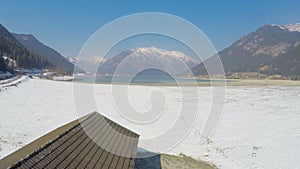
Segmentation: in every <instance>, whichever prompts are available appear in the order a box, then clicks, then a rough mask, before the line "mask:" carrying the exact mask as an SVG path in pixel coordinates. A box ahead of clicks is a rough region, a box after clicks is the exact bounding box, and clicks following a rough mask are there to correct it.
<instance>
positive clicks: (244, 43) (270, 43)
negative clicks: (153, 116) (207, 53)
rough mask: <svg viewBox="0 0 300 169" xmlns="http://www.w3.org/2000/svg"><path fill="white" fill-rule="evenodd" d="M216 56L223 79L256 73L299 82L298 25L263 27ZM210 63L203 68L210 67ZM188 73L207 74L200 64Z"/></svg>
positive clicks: (299, 33)
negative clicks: (219, 61) (222, 70)
mask: <svg viewBox="0 0 300 169" xmlns="http://www.w3.org/2000/svg"><path fill="white" fill-rule="evenodd" d="M218 54H219V56H220V58H221V61H222V63H223V66H224V70H225V72H226V75H227V76H233V74H236V73H249V72H256V73H257V74H263V75H266V76H272V75H279V76H282V77H288V78H292V79H299V78H300V77H299V75H300V24H290V25H264V26H262V27H260V28H258V29H257V30H256V31H254V32H252V33H250V34H248V35H246V36H244V37H242V38H240V39H239V40H238V41H236V42H234V43H233V44H232V45H231V46H230V47H228V48H226V49H224V50H222V51H221V52H219V53H218ZM214 57H215V56H214ZM211 60H213V59H208V60H206V61H205V64H207V65H212V63H210V62H211ZM192 71H193V73H194V74H195V75H196V76H198V75H205V74H207V73H206V69H205V67H204V64H203V63H201V64H199V65H197V66H196V67H194V68H193V69H192Z"/></svg>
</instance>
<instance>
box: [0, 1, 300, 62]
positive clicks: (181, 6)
mask: <svg viewBox="0 0 300 169" xmlns="http://www.w3.org/2000/svg"><path fill="white" fill-rule="evenodd" d="M299 7H300V1H299V0H294V1H288V0H285V1H283V0H281V1H276V0H272V1H262V0H251V1H245V0H239V1H217V0H211V1H200V0H194V1H192V0H181V1H179V0H110V1H102V2H100V1H83V0H82V1H79V0H78V1H76V0H64V1H63V0H49V1H45V0H43V1H37V0H26V1H23V0H1V1H0V9H1V10H0V13H1V14H0V23H1V24H3V25H4V26H5V27H6V28H8V29H9V30H10V31H12V32H16V33H31V34H33V35H35V36H36V37H37V38H38V39H39V40H40V41H42V42H43V43H45V44H47V45H49V46H50V47H53V48H55V49H57V50H58V51H59V52H61V53H62V54H64V55H67V56H77V55H78V53H79V51H80V49H81V48H82V46H83V44H84V43H85V41H86V40H87V39H88V38H89V37H90V36H91V35H92V34H93V33H94V32H95V31H96V30H98V29H99V28H101V26H103V25H105V24H106V23H109V22H110V21H112V20H114V19H117V18H119V17H122V16H124V15H128V14H133V13H137V12H164V13H170V14H173V15H177V16H179V17H182V18H184V19H186V20H188V21H190V22H192V23H193V24H195V25H196V26H198V27H199V29H201V30H202V31H203V32H204V33H205V34H206V35H207V36H208V37H209V38H210V40H211V41H212V42H213V44H214V45H215V47H216V48H217V50H221V49H224V48H225V47H227V46H229V45H230V44H231V43H233V42H234V41H235V40H237V39H238V38H239V37H241V36H243V35H245V34H247V33H249V32H251V31H254V30H255V29H257V28H258V27H259V26H261V25H264V24H270V23H272V24H285V23H296V22H300V10H299Z"/></svg>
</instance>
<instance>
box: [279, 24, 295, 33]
mask: <svg viewBox="0 0 300 169" xmlns="http://www.w3.org/2000/svg"><path fill="white" fill-rule="evenodd" d="M274 26H278V27H279V28H281V29H283V30H287V31H290V32H300V23H295V24H287V25H274Z"/></svg>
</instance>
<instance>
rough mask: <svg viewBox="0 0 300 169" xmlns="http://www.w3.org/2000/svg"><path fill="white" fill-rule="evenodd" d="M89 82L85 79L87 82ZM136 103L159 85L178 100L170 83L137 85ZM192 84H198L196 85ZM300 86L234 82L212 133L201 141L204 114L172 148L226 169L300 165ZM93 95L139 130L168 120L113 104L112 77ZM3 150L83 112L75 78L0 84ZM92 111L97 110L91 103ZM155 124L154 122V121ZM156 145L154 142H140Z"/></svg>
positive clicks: (154, 130) (148, 132)
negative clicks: (143, 117) (133, 118)
mask: <svg viewBox="0 0 300 169" xmlns="http://www.w3.org/2000/svg"><path fill="white" fill-rule="evenodd" d="M85 85H87V84H85ZM131 88H132V90H130V91H131V92H132V93H131V94H133V98H132V99H133V100H135V101H136V102H135V103H136V104H135V105H133V106H135V107H136V108H137V109H139V110H145V109H148V107H149V102H148V98H149V93H151V92H153V91H155V90H159V91H162V92H163V93H164V94H165V95H166V97H170V99H168V100H167V102H166V112H165V113H166V114H171V115H172V113H173V112H176V110H177V109H178V107H177V105H178V104H179V103H180V99H178V97H179V96H180V94H178V91H177V89H176V88H175V87H172V86H162V87H160V86H138V85H136V86H131ZM209 90H210V88H209V87H205V86H204V87H200V88H199V89H198V92H199V93H200V94H201V98H200V100H201V101H199V100H193V98H191V101H195V102H199V103H200V105H199V106H200V109H201V110H207V109H209V108H210V107H209V105H210V101H211V99H212V98H211V96H210V94H209ZM191 92H193V91H191ZM299 95H300V87H299V86H297V85H285V84H275V85H266V84H264V85H229V86H228V87H227V89H226V100H225V106H224V114H223V118H222V120H221V122H220V124H219V127H218V129H217V130H216V132H215V133H214V135H213V136H212V137H211V138H210V139H209V140H208V141H207V142H206V143H203V144H201V143H200V142H199V140H200V138H199V129H201V127H200V126H201V120H197V121H196V123H195V126H194V127H193V129H192V131H191V132H190V133H189V134H188V136H187V137H186V138H185V139H184V140H183V141H181V142H180V144H178V145H177V146H176V147H175V148H173V149H171V150H170V151H168V152H163V153H170V154H175V155H178V154H180V153H184V154H186V155H187V156H192V157H193V158H195V159H201V160H204V161H208V162H210V163H213V164H215V165H216V166H217V167H218V168H220V169H235V168H236V169H244V168H245V169H248V168H251V169H252V168H266V169H273V168H291V169H293V168H299V167H300V161H299V156H300V151H299V147H300V123H299V121H300V114H299V112H300V107H299V105H300V97H299ZM95 98H96V100H97V101H99V103H101V104H99V105H98V106H99V109H100V110H101V113H102V114H104V115H106V116H108V117H109V118H111V119H113V120H115V121H116V122H118V123H120V124H122V125H124V126H125V127H128V128H129V129H132V130H134V131H136V132H138V133H140V134H141V139H140V140H141V143H143V140H144V139H147V138H149V137H151V136H156V135H159V134H161V132H163V131H164V130H165V129H166V128H167V127H168V126H167V125H169V123H168V122H167V121H165V122H164V125H154V126H151V127H149V126H148V127H140V126H139V127H137V126H136V125H132V124H128V123H127V121H126V120H124V119H122V118H121V117H120V115H119V114H117V113H116V112H114V106H113V104H112V100H111V92H110V87H109V85H104V84H97V85H95ZM0 100H1V101H0V107H1V111H0V116H1V118H0V158H3V157H5V156H6V155H8V154H10V153H12V152H13V151H15V150H17V149H19V148H20V147H23V146H24V145H26V144H28V143H29V142H31V141H33V140H35V139H37V138H39V137H40V136H42V135H44V134H46V133H48V132H50V131H51V130H53V129H55V128H57V127H58V126H61V125H63V124H66V123H68V122H70V121H72V120H74V119H76V118H77V117H78V115H77V114H76V113H75V112H76V110H75V106H74V101H73V88H72V83H69V82H57V81H49V80H41V79H28V80H26V81H25V82H23V83H20V84H18V85H17V86H11V87H9V88H7V89H6V90H2V91H0ZM86 111H87V113H89V112H91V111H94V110H93V109H92V108H91V109H90V110H88V109H87V110H86ZM155 126H156V127H155ZM140 146H141V147H143V148H146V149H148V150H150V151H154V152H156V147H154V146H151V145H140Z"/></svg>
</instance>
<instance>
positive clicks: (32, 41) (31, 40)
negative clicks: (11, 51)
mask: <svg viewBox="0 0 300 169" xmlns="http://www.w3.org/2000/svg"><path fill="white" fill-rule="evenodd" d="M12 35H13V36H14V37H15V38H16V39H17V40H18V41H19V42H20V43H21V44H22V45H23V46H24V47H26V48H27V49H28V50H29V51H30V52H32V53H34V54H37V55H40V56H44V57H46V58H47V59H48V60H49V62H50V63H51V64H53V65H54V66H56V67H59V68H61V69H63V70H65V71H66V72H68V73H72V72H73V69H74V65H73V64H72V63H70V62H69V61H68V60H67V59H66V58H65V57H63V56H62V55H61V54H60V53H58V52H57V51H56V50H54V49H52V48H50V47H48V46H46V45H44V44H43V43H42V42H40V41H39V40H37V39H36V38H35V37H34V36H33V35H31V34H16V33H12Z"/></svg>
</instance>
